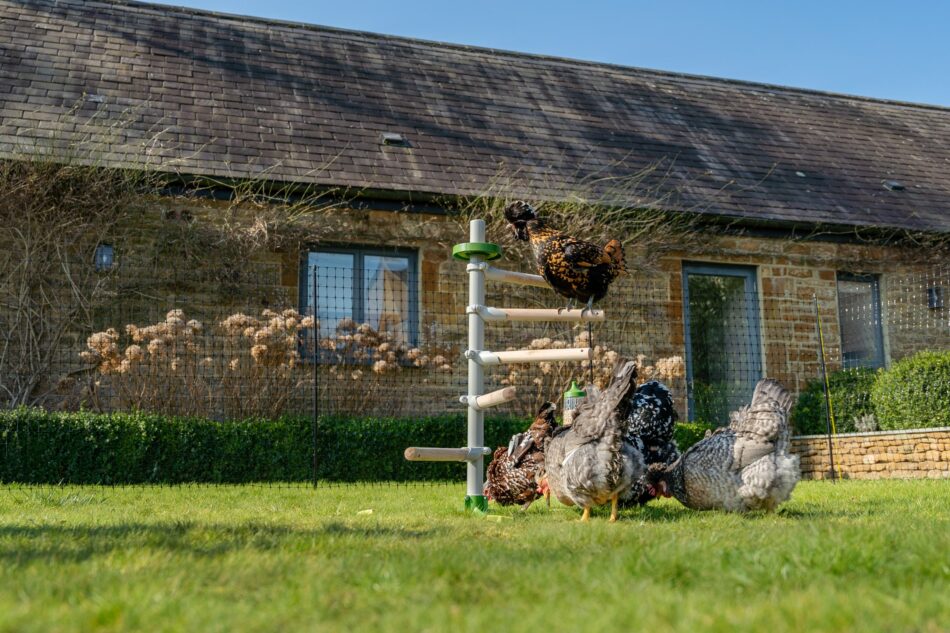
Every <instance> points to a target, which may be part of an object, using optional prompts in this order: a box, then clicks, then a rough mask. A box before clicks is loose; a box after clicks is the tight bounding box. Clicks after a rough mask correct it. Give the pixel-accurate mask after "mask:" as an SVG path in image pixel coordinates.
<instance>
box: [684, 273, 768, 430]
mask: <svg viewBox="0 0 950 633" xmlns="http://www.w3.org/2000/svg"><path fill="white" fill-rule="evenodd" d="M682 264H683V277H682V284H683V336H684V338H683V340H684V341H685V346H686V350H685V357H686V398H687V402H686V412H687V418H688V419H689V420H690V421H692V420H694V419H695V413H696V407H695V403H694V402H693V358H692V349H693V341H692V335H691V334H690V331H689V275H691V274H693V275H708V276H711V277H739V278H742V279H744V280H745V293H746V296H748V297H750V298H751V301H750V302H749V306H748V307H747V309H746V318H747V320H748V323H749V331H750V333H751V334H752V336H753V337H754V338H755V341H754V343H755V344H754V345H752V346H750V347H751V348H752V349H754V350H755V355H754V356H753V360H754V361H755V366H754V367H753V368H752V370H753V373H754V374H756V375H757V376H758V378H757V379H759V378H762V376H763V368H764V366H765V363H764V362H763V361H764V359H763V357H762V356H763V354H762V328H761V320H762V315H761V311H760V309H759V287H758V269H757V267H756V266H748V265H742V264H716V263H711V262H690V261H684V262H682Z"/></svg>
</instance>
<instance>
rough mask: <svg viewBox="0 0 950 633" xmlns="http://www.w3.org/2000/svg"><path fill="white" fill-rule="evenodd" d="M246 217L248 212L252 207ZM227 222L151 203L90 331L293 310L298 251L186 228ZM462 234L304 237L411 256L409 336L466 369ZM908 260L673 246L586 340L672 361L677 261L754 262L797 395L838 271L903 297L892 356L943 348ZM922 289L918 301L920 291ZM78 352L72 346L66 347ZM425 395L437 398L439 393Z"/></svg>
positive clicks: (345, 228)
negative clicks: (414, 320) (414, 281)
mask: <svg viewBox="0 0 950 633" xmlns="http://www.w3.org/2000/svg"><path fill="white" fill-rule="evenodd" d="M247 215H248V217H249V218H253V210H251V211H250V212H249V213H248V214H247ZM225 217H226V218H227V222H228V223H231V224H232V226H233V224H234V223H236V222H240V221H241V219H242V218H241V210H240V209H235V208H234V205H231V204H230V203H227V202H216V201H194V200H187V199H180V198H160V199H157V200H156V201H155V203H154V206H153V211H152V212H149V213H146V214H144V215H143V216H142V217H141V218H140V220H139V221H138V223H137V225H136V227H135V229H136V230H135V232H134V238H133V239H131V240H129V243H117V244H115V247H116V252H117V257H118V259H119V262H120V272H119V275H118V283H119V287H117V288H116V292H115V295H116V301H115V304H114V306H112V307H110V309H109V310H106V311H105V312H104V314H103V316H102V318H101V319H99V320H98V322H99V323H100V324H101V327H102V328H103V329H104V328H105V327H118V328H120V329H121V327H122V326H123V324H125V323H131V322H135V323H140V324H141V323H151V322H155V321H156V320H159V319H161V318H162V315H163V314H164V312H165V311H166V310H167V309H169V308H170V307H181V308H185V309H186V310H187V311H188V316H189V317H190V316H195V317H196V318H202V319H213V318H216V317H217V316H218V315H220V314H222V313H230V312H234V311H247V312H249V313H252V314H254V313H259V311H260V310H261V309H263V308H272V309H281V308H284V307H296V306H298V305H299V282H300V280H299V275H300V270H301V257H302V255H303V254H302V253H301V252H300V250H301V248H299V246H289V245H288V244H286V243H285V244H283V245H280V246H278V247H275V248H270V249H268V248H263V249H261V248H258V249H255V250H254V251H253V252H251V253H247V254H244V253H243V252H239V253H238V257H236V258H235V257H234V255H233V254H231V255H230V256H225V255H227V254H226V253H222V252H221V249H220V248H219V244H220V243H221V240H220V239H219V237H220V236H218V235H217V234H216V233H215V229H213V228H212V229H211V230H210V231H204V232H202V231H196V230H194V229H195V228H198V227H213V226H214V225H215V224H216V223H217V224H221V222H222V218H225ZM189 227H191V228H189ZM268 230H270V229H268ZM465 238H466V230H465V226H464V225H463V223H461V222H460V221H459V220H458V219H456V218H452V217H449V216H446V215H436V214H420V213H401V212H398V213H397V212H392V211H373V210H349V209H333V210H332V211H330V212H329V213H327V214H325V215H324V217H323V218H322V219H321V220H320V221H319V223H318V225H317V226H316V227H315V228H314V233H313V236H312V240H308V243H312V244H313V245H314V246H318V245H320V244H328V245H336V246H346V245H350V246H369V247H387V246H390V247H400V248H409V249H414V250H415V251H416V252H417V254H418V257H417V263H418V273H419V282H420V288H419V293H418V296H419V306H418V307H419V315H420V318H419V326H420V330H421V333H420V338H421V339H427V340H431V341H434V342H435V343H437V344H438V345H439V346H441V347H444V348H445V349H447V350H452V351H453V353H452V354H451V355H452V356H454V357H455V361H456V362H457V363H458V368H457V369H458V371H456V373H458V372H459V371H463V369H464V367H463V363H461V356H460V354H456V353H454V352H455V351H457V350H461V349H462V348H463V347H464V345H465V339H466V332H465V321H464V318H462V315H463V314H464V306H465V303H466V302H467V276H466V274H465V267H464V266H463V265H462V264H461V263H459V262H458V261H455V260H453V259H452V257H451V255H450V251H451V246H452V244H454V243H457V242H460V241H464V240H465ZM488 239H489V241H493V240H494V241H499V242H503V243H505V242H506V241H507V240H508V239H509V238H507V237H506V236H492V235H489V236H488ZM298 244H299V241H298ZM630 259H631V260H632V259H633V258H632V257H631V258H630ZM913 259H914V258H913V254H910V255H909V254H908V252H907V251H906V250H902V249H899V248H895V247H881V246H869V245H863V244H837V243H829V242H807V243H806V242H790V241H788V240H782V239H771V238H764V237H748V236H746V237H736V236H722V235H719V236H710V237H709V238H708V239H705V240H703V242H702V245H701V246H696V247H694V248H693V249H692V250H690V251H688V252H686V251H683V252H675V251H674V252H670V253H668V254H665V255H663V256H662V257H659V258H657V259H656V260H655V261H653V262H652V264H653V266H652V270H651V271H649V272H647V271H634V272H633V274H631V275H629V276H627V277H624V278H621V279H620V280H618V281H617V282H615V284H614V286H612V288H611V292H610V294H609V295H608V297H607V299H605V301H604V302H603V304H602V305H601V307H603V308H604V309H605V310H606V311H607V313H608V316H609V318H610V320H609V321H608V322H607V323H605V324H602V325H597V326H595V331H594V337H595V343H596V344H599V345H603V346H605V347H607V348H609V349H614V350H616V351H618V352H619V353H621V354H624V355H629V356H634V357H635V356H637V355H640V354H643V355H644V356H645V357H646V359H647V362H648V363H652V362H654V361H656V360H658V359H660V358H667V357H670V356H683V357H685V355H686V350H685V340H684V312H683V274H682V271H683V264H684V262H702V263H714V264H734V265H744V266H752V267H755V269H756V279H757V292H758V294H759V305H760V333H761V346H760V347H759V348H758V349H752V348H751V347H750V348H749V349H748V353H749V354H750V355H757V356H758V357H759V358H760V359H761V361H762V367H763V369H764V373H765V374H766V375H768V376H771V377H775V378H777V379H779V380H781V381H782V382H783V383H784V384H786V385H787V386H788V387H789V388H790V389H791V390H792V391H793V392H795V393H798V392H799V391H801V389H802V388H803V387H804V386H805V384H806V383H807V382H808V381H810V380H813V379H815V378H817V376H818V375H819V371H820V370H819V355H818V351H819V345H818V338H817V334H816V331H815V317H814V301H813V298H814V297H817V298H818V302H819V308H820V311H821V315H822V319H823V321H824V335H825V344H826V359H827V360H828V362H829V369H830V370H832V371H833V370H835V369H837V368H839V367H840V353H839V351H838V350H839V332H838V313H837V310H838V307H837V287H836V273H837V272H838V271H847V272H870V273H878V274H881V275H882V278H883V283H882V288H883V292H882V300H884V301H886V302H892V301H894V302H897V301H898V299H900V303H899V305H900V310H901V312H900V313H899V315H900V323H901V328H900V329H899V330H897V329H895V330H894V331H893V332H892V331H885V337H886V339H887V345H888V350H889V352H890V354H891V357H892V358H895V359H896V358H900V357H902V356H904V355H906V354H907V353H910V352H912V351H916V350H917V349H920V348H922V347H927V346H931V347H936V348H941V345H942V346H943V348H946V347H950V341H948V340H947V338H948V336H950V331H948V332H947V333H946V334H947V336H944V338H943V339H939V338H935V337H934V335H933V331H932V330H933V329H934V328H933V327H931V326H932V325H933V323H932V321H934V319H936V321H935V322H944V323H945V321H940V319H945V318H946V311H947V310H950V308H942V309H941V310H937V311H930V312H927V311H926V309H925V308H924V309H923V311H924V312H925V313H926V314H925V315H924V316H925V317H926V318H927V319H929V320H926V319H923V318H922V317H921V316H920V314H921V308H920V306H919V305H918V304H919V299H920V297H918V295H920V294H921V293H920V292H917V291H916V290H915V289H911V290H908V289H906V288H905V286H906V284H898V283H894V284H888V282H887V280H888V279H890V278H892V277H894V278H898V277H900V276H901V275H905V274H907V273H908V272H912V271H915V270H919V268H920V266H919V264H918V265H915V264H913V263H912V262H913ZM908 262H911V263H908ZM497 265H499V266H501V267H507V268H512V269H521V270H523V269H524V268H523V266H524V265H523V264H519V263H517V262H514V261H512V260H511V259H503V260H501V261H500V263H498V264H497ZM170 271H173V272H170ZM532 272H533V271H532ZM191 277H194V279H195V280H194V281H193V282H192V281H190V280H189V279H190V278H191ZM245 278H247V279H248V280H250V281H249V283H231V281H232V280H233V279H238V280H243V279H245ZM202 280H203V281H202ZM921 296H923V297H924V298H925V294H924V295H921ZM488 303H490V304H492V305H498V306H502V307H506V306H508V307H518V306H520V307H556V306H559V305H562V299H561V298H560V297H558V296H556V295H554V294H553V293H552V292H551V291H549V290H546V289H536V288H526V287H518V286H507V285H501V284H490V286H489V294H488ZM224 311H228V312H224ZM885 312H886V310H885ZM895 314H898V313H897V312H895ZM885 316H887V315H885ZM945 329H946V328H945ZM948 330H950V329H948ZM577 333H580V330H577V329H576V328H575V330H571V326H568V325H564V324H526V323H499V324H493V325H492V327H491V328H489V329H488V341H487V344H488V347H489V349H495V350H502V349H506V348H519V347H525V346H529V345H531V344H532V341H535V340H537V339H543V338H548V337H549V338H552V339H553V338H557V339H559V340H566V341H570V338H571V336H572V335H573V334H577ZM83 341H84V337H80V338H78V339H77V340H76V341H74V346H75V347H77V348H81V347H82V346H83ZM75 356H76V354H75V353H74V352H70V353H69V354H64V355H63V357H64V358H66V357H68V358H74V357H75ZM505 371H507V368H498V369H493V370H492V371H490V372H489V376H488V379H489V382H490V383H491V384H493V385H497V384H498V383H501V381H502V380H505V379H507V375H506V374H504V373H503V372H505ZM417 373H418V372H417ZM416 378H418V376H416ZM414 380H415V378H414ZM457 380H459V379H458V378H457ZM457 380H453V382H457ZM519 380H520V381H521V382H518V383H517V384H519V385H521V386H524V387H525V390H524V392H525V394H526V395H527V394H530V395H531V397H532V398H542V399H547V398H549V397H551V395H550V394H541V393H537V392H539V391H540V390H544V391H551V389H549V388H547V387H545V388H544V389H542V388H541V387H540V386H538V385H540V384H541V383H536V382H534V381H535V380H537V377H536V376H534V375H533V374H532V375H530V376H526V375H523V376H521V377H520V378H519ZM525 381H527V384H525ZM445 382H446V381H445V380H444V379H440V380H436V381H434V382H433V381H426V385H427V386H426V391H427V392H428V391H431V390H438V389H441V388H442V385H444V384H445ZM667 382H668V383H669V384H670V386H671V388H672V389H673V393H674V399H675V401H676V402H677V405H678V408H679V411H680V415H681V417H683V418H685V417H686V415H687V411H686V384H685V380H684V379H683V378H681V377H680V378H675V379H673V380H667ZM563 386H565V387H566V385H563ZM450 389H451V391H453V394H454V392H455V391H457V389H458V387H457V386H456V385H454V384H453V385H451V386H450ZM554 395H556V394H554ZM433 397H435V398H436V399H438V400H441V396H437V395H435V396H433ZM454 397H457V394H454ZM526 406H527V402H523V403H519V405H518V406H517V411H519V412H521V413H523V412H524V410H526ZM709 421H713V420H709ZM721 421H722V420H720V422H721Z"/></svg>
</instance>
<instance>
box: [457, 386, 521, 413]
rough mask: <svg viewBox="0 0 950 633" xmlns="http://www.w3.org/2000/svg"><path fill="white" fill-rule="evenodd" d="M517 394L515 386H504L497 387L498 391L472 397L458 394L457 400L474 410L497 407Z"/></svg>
mask: <svg viewBox="0 0 950 633" xmlns="http://www.w3.org/2000/svg"><path fill="white" fill-rule="evenodd" d="M517 395H518V390H517V389H516V388H515V387H505V388H504V389H499V390H498V391H492V392H491V393H486V394H485V395H483V396H475V397H474V398H472V397H469V396H459V402H461V403H462V404H467V405H468V406H470V407H472V408H473V409H476V410H479V411H481V410H484V409H490V408H491V407H497V406H498V405H500V404H505V403H506V402H511V401H512V400H514V399H515V397H516V396H517Z"/></svg>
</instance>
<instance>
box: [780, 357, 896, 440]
mask: <svg viewBox="0 0 950 633" xmlns="http://www.w3.org/2000/svg"><path fill="white" fill-rule="evenodd" d="M876 376H877V371H876V370H874V369H868V368H858V369H844V370H842V371H835V372H832V373H830V374H828V386H829V388H830V389H829V391H830V393H831V407H832V409H833V410H834V414H835V430H836V431H837V432H838V433H852V432H854V431H856V430H857V429H856V427H855V422H856V421H857V420H858V419H860V418H861V417H863V416H865V415H868V414H870V413H873V412H874V409H873V406H872V404H871V387H872V385H873V384H874V379H875V377H876ZM792 427H793V428H794V429H795V432H796V433H798V434H800V435H812V434H820V433H825V432H827V425H826V422H825V385H824V382H823V381H822V380H821V379H820V378H819V379H817V380H813V381H811V382H809V383H808V385H806V387H805V389H804V390H803V391H802V392H801V394H800V395H799V396H798V402H796V403H795V406H794V407H793V408H792Z"/></svg>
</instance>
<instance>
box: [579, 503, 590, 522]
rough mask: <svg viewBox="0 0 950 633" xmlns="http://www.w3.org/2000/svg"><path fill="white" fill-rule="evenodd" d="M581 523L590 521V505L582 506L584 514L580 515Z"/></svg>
mask: <svg viewBox="0 0 950 633" xmlns="http://www.w3.org/2000/svg"><path fill="white" fill-rule="evenodd" d="M581 523H590V506H587V507H586V508H584V514H582V515H581Z"/></svg>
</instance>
